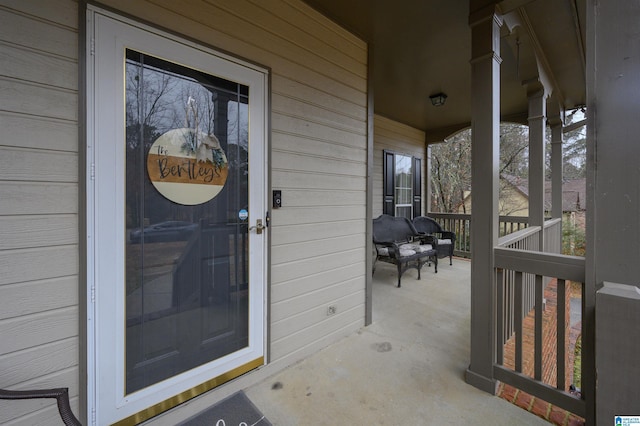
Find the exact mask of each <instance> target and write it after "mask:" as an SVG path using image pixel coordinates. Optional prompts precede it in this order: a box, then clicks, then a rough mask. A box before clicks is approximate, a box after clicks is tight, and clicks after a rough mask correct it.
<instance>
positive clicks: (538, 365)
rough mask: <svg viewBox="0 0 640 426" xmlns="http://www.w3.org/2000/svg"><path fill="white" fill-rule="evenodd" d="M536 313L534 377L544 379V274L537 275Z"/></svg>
mask: <svg viewBox="0 0 640 426" xmlns="http://www.w3.org/2000/svg"><path fill="white" fill-rule="evenodd" d="M535 289H536V315H535V333H534V334H535V336H534V341H535V343H534V346H533V347H534V360H535V361H534V376H533V377H534V378H535V379H536V380H540V381H541V380H542V312H543V311H542V308H543V303H544V301H543V300H544V288H543V286H542V275H536V284H535Z"/></svg>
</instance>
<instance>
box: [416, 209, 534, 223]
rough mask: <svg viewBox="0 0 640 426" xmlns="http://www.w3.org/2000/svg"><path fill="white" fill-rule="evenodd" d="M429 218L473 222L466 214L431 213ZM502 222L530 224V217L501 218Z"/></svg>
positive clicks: (469, 215) (428, 214)
mask: <svg viewBox="0 0 640 426" xmlns="http://www.w3.org/2000/svg"><path fill="white" fill-rule="evenodd" d="M427 216H429V217H432V218H434V219H452V220H471V219H472V217H473V215H471V214H464V213H440V212H429V213H427ZM499 219H500V222H509V223H524V224H527V223H529V217H528V216H500V218H499Z"/></svg>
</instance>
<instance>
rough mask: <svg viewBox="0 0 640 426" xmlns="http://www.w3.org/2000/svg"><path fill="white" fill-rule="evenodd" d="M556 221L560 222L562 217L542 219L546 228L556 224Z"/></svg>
mask: <svg viewBox="0 0 640 426" xmlns="http://www.w3.org/2000/svg"><path fill="white" fill-rule="evenodd" d="M558 223H562V219H561V218H559V217H557V218H555V219H547V220H545V221H544V227H545V229H546V228H550V227H552V226H554V225H557V224H558Z"/></svg>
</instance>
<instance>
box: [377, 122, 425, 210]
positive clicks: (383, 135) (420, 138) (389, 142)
mask: <svg viewBox="0 0 640 426" xmlns="http://www.w3.org/2000/svg"><path fill="white" fill-rule="evenodd" d="M373 149H374V150H373V173H372V181H373V217H374V218H375V217H378V216H379V215H381V214H382V185H383V177H384V174H383V162H382V153H383V151H384V150H389V151H394V152H396V153H398V154H405V155H411V156H414V157H418V158H421V159H422V210H423V212H425V211H426V209H427V206H426V203H427V200H426V198H425V191H426V166H427V152H426V148H425V135H424V132H423V131H421V130H418V129H414V128H412V127H409V126H407V125H405V124H402V123H398V122H396V121H393V120H390V119H388V118H386V117H382V116H380V115H376V116H375V117H374V139H373Z"/></svg>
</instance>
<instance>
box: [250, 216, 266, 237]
mask: <svg viewBox="0 0 640 426" xmlns="http://www.w3.org/2000/svg"><path fill="white" fill-rule="evenodd" d="M264 228H265V226H264V225H263V224H262V219H258V220H256V226H252V227H251V228H249V231H251V230H253V229H255V230H256V234H262V230H263V229H264Z"/></svg>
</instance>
